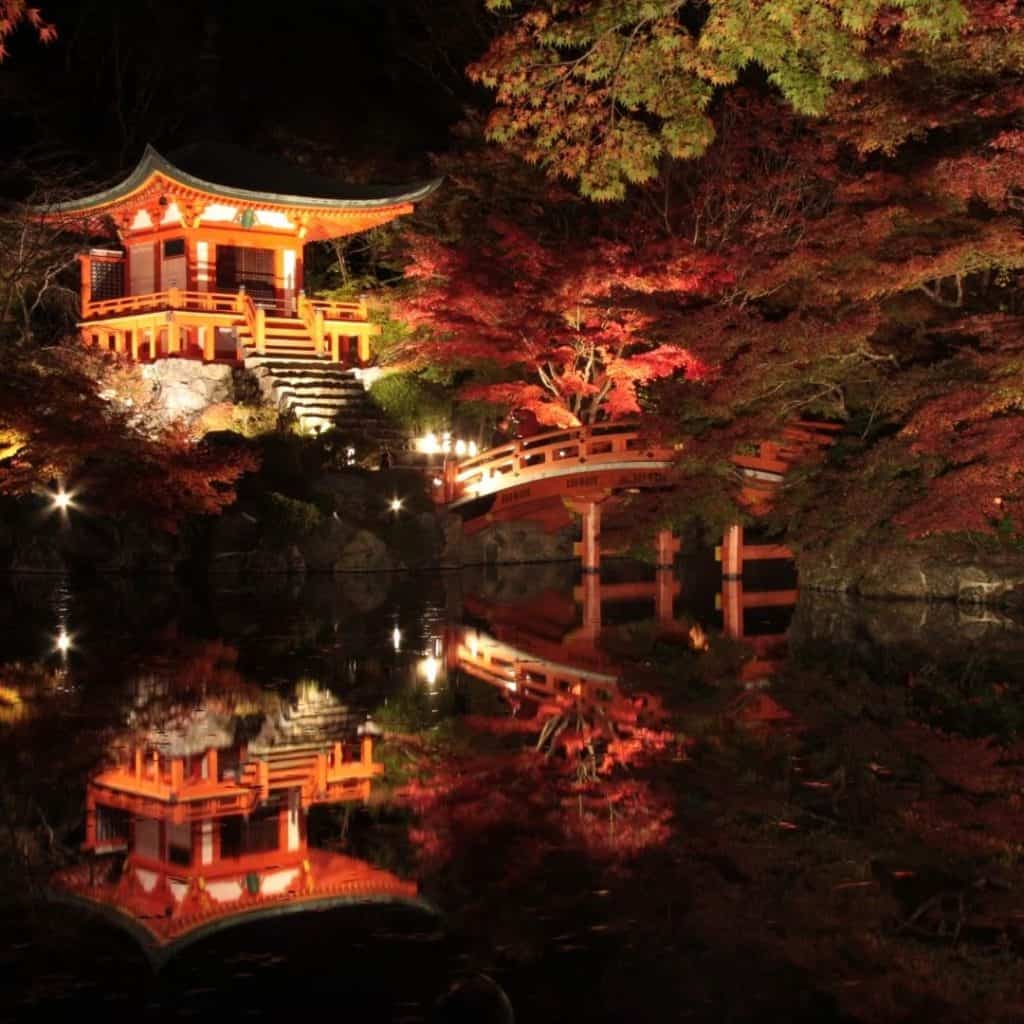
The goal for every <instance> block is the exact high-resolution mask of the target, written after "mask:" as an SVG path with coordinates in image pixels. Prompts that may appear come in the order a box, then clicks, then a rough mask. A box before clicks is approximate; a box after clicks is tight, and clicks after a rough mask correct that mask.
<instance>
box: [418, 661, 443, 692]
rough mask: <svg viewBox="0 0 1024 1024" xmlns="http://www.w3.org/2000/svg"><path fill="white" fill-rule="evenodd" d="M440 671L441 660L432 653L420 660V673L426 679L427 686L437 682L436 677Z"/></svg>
mask: <svg viewBox="0 0 1024 1024" xmlns="http://www.w3.org/2000/svg"><path fill="white" fill-rule="evenodd" d="M440 671H441V662H440V661H438V660H437V658H435V657H434V656H433V655H432V654H431V655H428V656H427V657H426V658H424V659H423V660H422V661H421V662H420V672H421V673H422V675H423V678H424V679H425V680H426V681H427V685H428V686H433V685H434V684H435V683H436V682H437V677H438V674H439V673H440Z"/></svg>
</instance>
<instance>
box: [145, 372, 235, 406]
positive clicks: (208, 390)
mask: <svg viewBox="0 0 1024 1024" xmlns="http://www.w3.org/2000/svg"><path fill="white" fill-rule="evenodd" d="M142 376H143V379H144V380H146V381H148V382H149V383H150V384H151V385H152V387H153V391H154V396H155V397H156V399H157V400H158V402H159V403H160V405H161V406H162V407H163V408H164V410H165V411H166V413H167V414H168V415H169V416H176V415H177V416H180V415H186V416H187V415H192V414H194V413H198V412H201V411H202V410H203V409H205V408H206V407H207V406H210V405H216V404H218V403H220V402H231V401H233V400H234V380H233V369H232V367H230V366H228V365H226V364H223V363H202V362H199V361H198V360H196V359H158V360H157V361H156V362H155V363H149V364H147V365H145V366H143V368H142Z"/></svg>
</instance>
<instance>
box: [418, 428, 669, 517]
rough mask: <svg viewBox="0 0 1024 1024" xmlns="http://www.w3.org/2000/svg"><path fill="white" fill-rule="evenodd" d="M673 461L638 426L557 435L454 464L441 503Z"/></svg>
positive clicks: (514, 443)
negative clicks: (557, 479) (551, 479)
mask: <svg viewBox="0 0 1024 1024" xmlns="http://www.w3.org/2000/svg"><path fill="white" fill-rule="evenodd" d="M673 457H674V453H673V451H672V449H671V448H669V447H667V446H665V445H659V444H654V443H652V442H651V441H650V439H648V438H646V437H645V436H644V435H643V434H641V432H640V430H639V428H638V427H637V425H636V424H635V423H602V424H598V425H596V426H590V427H572V428H570V429H567V430H552V431H548V432H547V433H544V434H537V435H535V436H534V437H530V438H524V439H521V440H518V441H510V442H508V443H507V444H501V445H496V446H495V447H494V448H490V449H488V450H487V451H485V452H481V453H480V454H479V455H475V456H473V457H472V458H469V459H465V460H463V461H462V462H459V463H449V464H448V465H447V466H446V468H445V480H444V486H443V487H442V488H440V490H441V492H442V493H441V494H440V495H438V498H439V500H441V501H443V502H444V503H446V504H458V503H460V502H463V501H469V500H471V499H473V498H480V497H484V496H485V495H488V494H494V493H496V492H498V491H502V490H504V489H506V488H508V487H514V486H516V485H518V484H522V483H528V482H529V481H531V480H540V479H544V478H545V477H553V476H567V475H570V474H576V473H579V474H585V473H591V472H594V471H597V470H602V469H605V470H607V469H620V468H625V467H632V466H637V465H642V466H646V467H651V468H661V467H664V468H667V467H668V466H669V465H670V464H671V462H672V460H673Z"/></svg>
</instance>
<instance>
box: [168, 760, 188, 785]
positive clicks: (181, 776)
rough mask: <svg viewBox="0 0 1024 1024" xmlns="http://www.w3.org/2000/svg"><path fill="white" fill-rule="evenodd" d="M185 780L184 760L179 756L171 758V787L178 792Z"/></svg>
mask: <svg viewBox="0 0 1024 1024" xmlns="http://www.w3.org/2000/svg"><path fill="white" fill-rule="evenodd" d="M184 782H185V762H184V761H183V760H182V758H180V757H175V758H172V759H171V789H172V790H173V791H174V792H175V793H176V792H178V791H179V790H180V789H181V787H182V785H183V784H184Z"/></svg>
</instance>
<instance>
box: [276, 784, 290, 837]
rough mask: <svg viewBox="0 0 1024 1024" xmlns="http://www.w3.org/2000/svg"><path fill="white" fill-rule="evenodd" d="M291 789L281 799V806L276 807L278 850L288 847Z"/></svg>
mask: <svg viewBox="0 0 1024 1024" xmlns="http://www.w3.org/2000/svg"><path fill="white" fill-rule="evenodd" d="M290 797H291V791H289V792H288V793H287V794H286V796H285V799H284V800H282V801H281V806H280V807H279V808H278V809H277V848H278V849H279V850H287V849H288V815H289V813H290V805H291V801H290V799H289V798H290Z"/></svg>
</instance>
